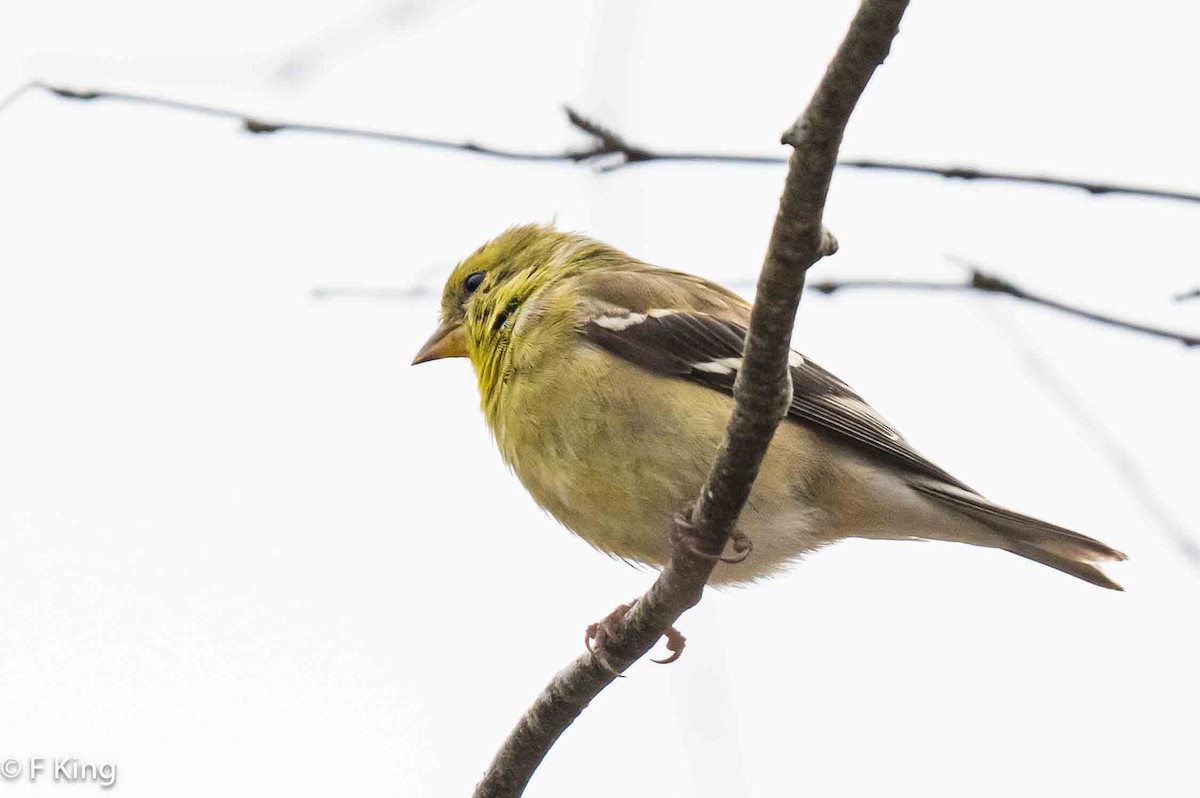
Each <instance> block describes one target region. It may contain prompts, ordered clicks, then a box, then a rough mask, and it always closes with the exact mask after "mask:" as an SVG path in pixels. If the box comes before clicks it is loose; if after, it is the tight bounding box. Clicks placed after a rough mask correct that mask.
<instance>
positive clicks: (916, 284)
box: [810, 254, 1200, 347]
mask: <svg viewBox="0 0 1200 798" xmlns="http://www.w3.org/2000/svg"><path fill="white" fill-rule="evenodd" d="M946 259H947V260H949V261H950V262H951V263H954V264H956V265H958V266H962V267H964V268H965V269H967V270H968V272H969V274H968V276H967V279H966V280H965V281H963V282H935V281H929V280H886V279H885V280H827V281H824V282H820V283H814V284H813V285H812V286H810V288H811V289H812V290H814V291H820V292H821V293H822V294H833V293H835V292H838V291H844V290H854V289H861V288H867V289H880V288H882V289H894V290H903V291H955V292H958V291H963V292H968V291H978V292H982V293H985V294H1003V295H1004V296H1010V297H1013V298H1015V299H1020V300H1022V301H1024V302H1030V303H1032V304H1034V305H1040V306H1042V307H1044V308H1050V309H1052V310H1056V311H1058V312H1060V313H1066V314H1067V315H1070V316H1075V317H1077V318H1081V319H1087V320H1088V321H1094V322H1097V323H1099V324H1105V325H1108V326H1109V327H1116V328H1118V329H1121V330H1128V331H1130V332H1136V333H1142V334H1143V335H1151V336H1154V337H1156V338H1166V339H1167V340H1170V341H1176V342H1178V343H1181V344H1183V345H1184V346H1187V347H1194V346H1200V335H1193V334H1190V333H1182V332H1178V331H1175V330H1167V329H1163V328H1162V327H1151V326H1149V325H1146V324H1138V323H1137V322H1133V321H1127V320H1125V319H1119V318H1117V317H1115V316H1109V315H1107V314H1104V313H1096V312H1095V311H1091V310H1085V309H1083V308H1081V307H1077V306H1075V305H1069V304H1067V303H1065V302H1060V301H1059V300H1057V299H1049V298H1048V297H1044V296H1040V295H1038V294H1034V293H1031V292H1029V291H1026V290H1025V289H1024V288H1021V287H1019V286H1017V285H1016V284H1014V283H1012V282H1010V281H1009V280H1006V279H1005V278H1003V277H999V276H997V275H995V274H993V273H990V272H985V271H984V270H983V269H981V268H980V267H979V266H978V265H976V264H975V263H974V262H972V261H970V260H968V259H966V258H963V257H960V256H958V255H951V254H947V255H946Z"/></svg>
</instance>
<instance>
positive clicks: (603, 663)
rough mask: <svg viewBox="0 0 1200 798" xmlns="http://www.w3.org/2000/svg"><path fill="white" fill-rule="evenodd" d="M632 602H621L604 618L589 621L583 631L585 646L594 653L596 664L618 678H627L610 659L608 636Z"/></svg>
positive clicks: (593, 657)
mask: <svg viewBox="0 0 1200 798" xmlns="http://www.w3.org/2000/svg"><path fill="white" fill-rule="evenodd" d="M632 606H633V605H632V604H619V605H617V608H616V609H615V610H613V611H612V612H610V613H609V614H608V615H606V616H604V619H603V620H600V621H596V622H595V623H589V624H588V626H587V629H586V630H585V631H584V633H583V646H584V648H586V649H587V650H588V652H589V653H590V654H591V655H592V659H594V660H596V664H597V665H599V666H600V667H601V668H604V670H606V671H608V672H609V673H611V674H612V675H613V676H616V677H618V678H622V679H623V678H625V674H623V673H621V672H620V671H618V670H617V669H616V668H614V667H613V666H612V663H611V662H609V661H608V648H607V646H608V638H609V635H611V634H612V624H614V623H616V622H617V621H619V620H621V619H622V618H624V617H625V613H627V612H629V609H630V607H632Z"/></svg>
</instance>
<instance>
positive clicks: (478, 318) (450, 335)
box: [413, 224, 595, 368]
mask: <svg viewBox="0 0 1200 798" xmlns="http://www.w3.org/2000/svg"><path fill="white" fill-rule="evenodd" d="M594 245H595V242H592V241H590V240H589V239H587V238H584V237H583V236H578V235H575V234H571V233H563V232H559V231H558V230H555V229H554V228H553V227H548V226H544V225H538V224H530V225H522V226H520V227H512V228H509V229H508V230H506V231H505V232H503V233H502V234H500V235H499V236H497V237H496V238H494V239H492V240H491V241H489V242H487V243H486V244H484V245H483V246H481V247H480V248H479V249H477V250H475V252H473V253H472V254H471V255H470V256H468V257H467V258H466V259H464V260H463V261H462V262H461V263H459V264H458V265H457V266H455V267H454V271H452V272H451V273H450V278H449V279H448V280H447V281H446V287H445V288H444V289H443V290H442V310H441V316H440V321H441V324H439V325H438V328H437V329H436V330H434V332H433V335H431V336H430V337H429V340H428V341H426V342H425V344H424V346H422V347H421V349H420V351H418V352H417V356H416V357H415V358H414V359H413V365H416V364H417V363H425V362H427V361H430V360H439V359H441V358H446V357H469V358H471V360H472V362H473V363H475V365H476V367H477V368H478V367H479V366H480V365H481V361H482V360H484V359H485V358H487V357H488V356H490V355H492V354H494V353H496V352H497V351H499V350H502V349H503V348H504V347H505V346H506V345H507V341H508V340H509V338H510V337H511V333H512V326H513V324H514V323H515V320H516V315H517V311H518V310H520V308H521V306H522V304H524V302H525V301H526V300H527V299H528V298H529V297H530V296H532V295H533V294H534V293H535V292H536V291H537V290H538V289H539V288H542V287H543V286H545V285H547V284H548V283H550V282H552V281H553V280H555V279H556V278H558V277H560V276H562V275H563V274H565V273H567V272H569V271H572V270H573V269H575V268H578V267H580V266H583V265H584V264H585V263H586V261H587V250H588V248H589V246H594Z"/></svg>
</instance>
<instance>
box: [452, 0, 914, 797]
mask: <svg viewBox="0 0 1200 798" xmlns="http://www.w3.org/2000/svg"><path fill="white" fill-rule="evenodd" d="M907 5H908V2H907V0H863V2H862V4H861V5H860V7H859V9H858V13H857V14H856V15H855V18H854V21H853V22H852V23H851V24H850V30H849V31H848V32H847V33H846V37H845V39H844V40H843V41H842V44H841V46H840V47H839V48H838V51H837V54H836V55H835V56H834V58H833V61H832V62H830V65H829V68H828V69H827V70H826V72H825V76H824V77H823V78H822V80H821V83H820V85H819V86H818V87H817V90H816V92H815V94H814V95H813V97H812V99H811V100H810V101H809V104H808V108H806V109H805V111H804V114H803V115H802V116H801V117H800V119H799V120H797V121H796V123H795V124H794V125H793V126H792V128H791V129H790V130H788V131H787V133H785V134H784V137H783V140H784V142H785V143H787V144H790V145H791V146H792V148H793V152H792V157H791V161H790V164H789V166H788V174H787V179H786V182H785V184H784V191H783V197H782V198H781V199H780V203H779V213H778V215H777V216H776V218H775V227H774V229H773V230H772V233H771V242H770V245H769V246H768V249H767V255H766V259H765V262H764V264H763V269H762V274H761V276H760V277H759V288H758V300H757V301H756V302H755V304H754V310H753V313H752V315H751V319H750V329H749V333H748V335H747V339H746V346H745V352H744V356H743V365H742V368H741V369H739V372H738V378H737V383H736V385H735V387H734V408H733V413H732V415H731V416H730V420H729V426H728V428H727V430H726V433H725V440H724V442H723V443H722V445H721V448H720V450H719V451H718V453H717V459H716V462H715V463H714V464H713V469H712V472H711V473H710V474H709V477H708V480H707V481H706V483H705V486H704V488H703V489H702V490H701V492H700V496H699V498H698V500H697V502H696V504H695V506H694V507H692V508H686V509H685V510H684V511H683V512H682V513H681V516H682V517H681V518H680V521H679V523H678V524H677V528H676V533H680V532H682V531H683V530H687V534H690V535H691V536H692V539H693V540H694V541H695V542H696V543H697V544H698V546H699V547H700V548H701V549H702V551H703V552H708V553H720V552H721V551H722V550H723V549H724V547H725V544H726V542H727V541H728V539H729V537H730V533H731V532H732V531H733V527H734V523H735V522H736V521H737V517H738V515H739V513H740V512H741V510H742V506H743V505H744V504H745V502H746V499H747V497H748V496H749V495H750V489H751V487H752V486H753V484H754V479H755V477H756V476H757V475H758V468H759V466H760V464H761V463H762V459H763V456H764V455H765V454H766V450H767V446H768V445H769V444H770V442H771V438H772V437H773V436H774V434H775V428H776V426H777V425H778V424H779V421H780V420H781V419H782V417H783V414H784V412H785V411H786V408H787V405H788V401H789V398H790V395H791V385H790V381H789V378H788V367H787V359H788V354H789V343H790V340H791V332H792V326H793V323H794V321H795V315H796V308H797V305H798V303H799V301H800V294H801V292H802V290H803V288H804V276H805V273H806V272H807V271H808V268H809V267H810V266H811V265H812V264H813V263H815V262H817V260H819V259H820V258H822V257H824V256H825V255H829V254H832V253H833V252H834V251H835V249H836V246H837V245H836V242H835V241H834V239H833V237H832V236H831V235H829V234H828V231H826V230H825V229H824V227H823V226H822V223H821V218H822V214H823V211H824V206H825V197H826V194H827V192H828V189H829V181H830V177H831V176H832V173H833V168H834V165H835V163H836V159H837V150H838V146H839V144H841V140H842V133H843V131H844V130H845V127H846V123H847V121H848V120H849V118H850V114H851V112H852V111H853V110H854V106H855V105H856V104H857V102H858V98H859V97H860V96H861V95H862V92H863V90H864V89H865V88H866V85H867V81H868V80H870V78H871V75H872V74H873V73H874V72H875V68H876V67H877V66H878V65H879V64H881V63H882V62H883V60H884V58H885V57H886V56H887V53H888V50H889V49H890V47H891V42H892V39H893V37H894V36H895V35H896V31H897V29H898V28H899V24H900V18H901V16H902V15H903V14H904V9H905V7H906V6H907ZM689 516H690V517H689ZM673 539H674V540H675V541H676V545H674V546H673V551H672V556H671V561H670V562H669V563H668V564H667V567H666V568H665V569H663V571H662V573H661V574H660V575H659V577H658V579H657V580H655V582H654V584H653V585H651V586H650V589H649V590H648V591H647V592H646V594H645V595H644V596H642V597H641V598H640V599H638V601H637V602H636V603H635V604H634V605H633V608H632V609H631V610H630V611H629V612H628V613H627V614H626V615H625V616H624V618H622V619H621V620H619V621H617V622H616V624H614V626H613V629H612V632H611V636H610V638H609V641H608V644H607V645H606V653H607V654H608V657H607V658H608V660H609V661H610V662H611V664H612V665H613V666H615V667H616V668H617V669H619V670H622V671H623V670H625V669H626V668H628V667H629V665H631V664H632V663H633V662H634V661H635V660H636V659H638V658H639V657H641V656H642V655H643V654H645V653H646V652H647V651H649V650H650V648H651V647H652V646H653V645H654V643H655V642H656V641H657V640H658V639H659V637H661V636H662V634H663V633H664V632H665V631H666V629H667V628H668V627H669V626H671V624H672V623H674V621H675V619H676V618H678V617H679V616H680V615H681V614H682V613H683V612H684V611H685V610H687V609H688V608H690V607H692V606H694V605H695V604H696V603H697V602H698V601H700V597H701V595H702V594H703V591H704V585H705V584H706V583H707V581H708V577H709V575H710V574H711V573H712V569H713V566H714V560H713V559H712V558H710V557H706V556H704V554H703V553H702V552H701V551H697V550H696V549H695V548H694V547H693V546H691V545H687V544H683V543H681V542H680V541H681V536H680V535H678V534H677V535H676V536H675V537H674V538H673ZM614 678H615V677H614V675H613V674H611V673H609V672H608V671H606V670H605V669H604V668H603V667H601V666H600V665H599V664H597V662H596V660H595V659H594V658H593V657H592V656H590V655H583V656H580V657H579V658H578V659H576V660H575V661H574V662H573V663H571V664H570V665H569V666H567V668H566V669H565V670H563V671H561V672H559V673H558V674H557V675H556V676H555V677H554V679H553V680H552V681H551V682H550V684H549V685H548V686H547V687H546V689H545V690H544V691H543V692H542V694H541V695H540V696H538V698H537V700H536V701H535V702H534V704H533V706H532V707H530V708H529V710H528V711H527V712H526V713H525V715H524V716H522V718H521V719H520V721H518V723H517V726H516V728H514V729H513V731H512V733H511V734H510V735H509V737H508V739H506V740H505V741H504V744H503V745H502V746H501V748H500V751H499V752H498V753H497V754H496V758H495V759H494V760H493V761H492V764H491V766H490V767H489V768H488V770H487V772H486V773H485V774H484V777H483V780H482V781H480V783H479V784H478V786H477V787H476V789H475V795H476V798H498V797H499V796H519V795H520V794H521V793H522V792H523V791H524V789H525V785H526V784H527V783H528V781H529V778H530V777H531V776H532V775H533V771H534V770H535V769H536V768H537V766H538V765H539V764H540V763H541V761H542V759H543V758H544V757H545V755H546V753H547V752H548V751H549V749H550V747H551V746H552V745H553V744H554V742H555V740H557V739H558V737H559V735H561V734H562V732H563V731H564V730H566V728H567V726H569V725H570V724H571V723H572V722H573V721H574V720H575V718H576V717H578V716H579V713H581V712H582V711H583V709H584V707H586V706H587V705H588V703H589V702H590V701H591V700H592V699H593V698H595V696H596V695H597V694H599V692H600V691H601V690H603V689H604V688H605V687H606V686H607V685H608V684H610V683H611V682H612V681H613V679H614Z"/></svg>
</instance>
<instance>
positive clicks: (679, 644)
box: [650, 626, 687, 665]
mask: <svg viewBox="0 0 1200 798" xmlns="http://www.w3.org/2000/svg"><path fill="white" fill-rule="evenodd" d="M663 636H664V637H666V638H667V651H670V652H671V653H670V654H669V655H668V656H665V657H663V658H662V659H652V660H650V661H651V662H657V663H658V664H659V665H670V664H671V663H672V662H674V661H675V660H677V659H679V657H680V656H681V655H682V654H683V649H684V648H685V647H686V646H687V638H686V637H684V636H683V635H682V634H680V632H679V630H678V629H676V628H675V627H674V626H668V627H667V631H666V632H664V633H663Z"/></svg>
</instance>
